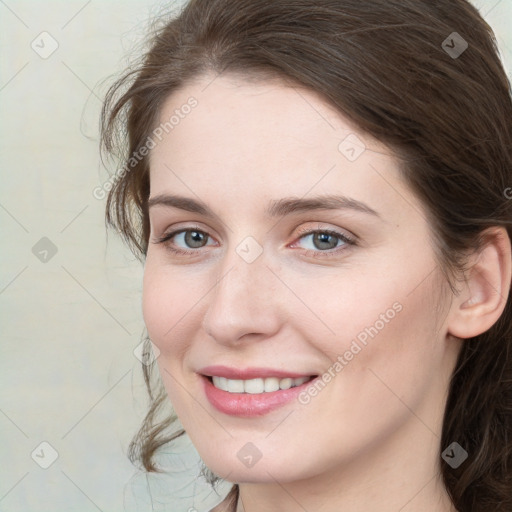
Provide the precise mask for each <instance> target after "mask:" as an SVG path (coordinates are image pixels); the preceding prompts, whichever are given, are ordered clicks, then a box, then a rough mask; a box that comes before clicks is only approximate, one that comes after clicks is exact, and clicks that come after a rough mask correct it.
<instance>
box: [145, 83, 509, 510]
mask: <svg viewBox="0 0 512 512" xmlns="http://www.w3.org/2000/svg"><path fill="white" fill-rule="evenodd" d="M190 96H194V97H195V98H196V99H197V101H198V105H197V107H196V108H195V109H194V110H193V111H192V112H191V113H190V114H189V115H188V116H186V117H185V118H184V119H182V120H181V121H180V123H179V124H178V125H177V126H175V127H174V129H173V130H172V131H170V133H169V134H168V135H167V136H165V137H164V138H163V139H162V141H161V142H159V143H158V144H157V145H156V147H155V148H153V149H152V150H151V155H150V164H151V173H150V181H151V191H150V197H151V198H153V199H154V198H156V197H157V196H161V195H165V194H173V195H179V196H184V197H186V198H190V199H194V200H200V201H201V202H203V203H204V204H205V205H207V206H208V208H209V209H210V210H211V211H212V212H213V216H207V215H205V214H202V213H197V212H190V211H186V210H184V209H181V208H176V207H168V206H165V205H159V204H157V205H155V206H152V207H151V208H150V220H151V235H150V243H149V248H148V252H147V259H146V263H145V273H144V291H143V313H144V319H145V323H146V326H147V329H148V333H149V335H150V337H151V339H152V341H153V342H154V344H155V345H156V346H157V347H158V349H159V350H160V356H159V357H158V360H157V361H158V365H159V369H160V372H161V375H162V379H163V382H164V385H165V388H166V390H167V392H168V395H169V398H170V401H171V403H172V404H173V407H174V409H175V411H176V412H177V414H178V416H179V418H180V421H181V423H182V425H183V427H184V428H185V430H186V431H187V433H188V435H189V436H190V438H191V440H192V442H193V443H194V445H195V446H196V448H197V450H198V452H199V454H200V456H201V457H202V459H203V461H204V462H205V463H206V465H207V466H208V467H209V468H210V469H211V470H212V471H213V472H214V473H216V474H217V475H219V476H221V477H223V478H226V480H228V481H230V482H236V483H239V484H240V492H241V499H240V500H239V502H238V506H237V511H240V510H245V511H247V512H255V511H258V512H270V511H276V510H279V511H281V512H292V511H299V510H301V511H302V510H315V511H318V512H331V511H333V512H334V511H339V510H341V508H343V511H344V512H362V511H368V510H379V511H381V512H388V511H389V512H391V511H393V512H397V511H399V510H400V511H401V512H408V511H411V512H412V511H414V512H421V511H425V512H427V511H429V512H431V511H433V510H436V511H441V512H443V511H452V510H455V509H454V508H453V507H452V505H451V502H450V500H449V498H448V496H447V493H446V490H445V488H444V486H443V485H442V482H441V479H440V464H439V462H438V458H439V452H440V451H442V449H444V448H445V447H440V435H441V429H442V418H443V414H444V407H445V400H446V393H447V389H448V384H449V379H450V376H451V374H452V372H453V368H454V366H455V363H456V358H457V355H458V353H459V351H460V348H461V343H462V341H461V339H460V338H462V337H469V336H473V335H475V334H474V333H475V332H477V331H481V332H483V330H486V328H488V327H490V325H492V323H493V322H494V321H495V320H496V319H497V318H498V317H499V314H500V313H501V311H502V309H503V305H504V304H503V300H501V299H499V297H497V296H496V294H493V293H490V292H489V290H490V288H489V287H488V286H487V285H486V283H488V284H489V286H491V285H492V286H493V288H494V289H498V290H499V291H503V289H504V288H506V286H508V285H507V284H506V283H507V276H508V283H510V264H509V263H507V264H505V263H503V262H504V261H505V260H506V257H507V251H509V252H508V254H510V244H509V241H508V237H505V238H504V237H501V238H499V243H498V244H497V245H496V247H497V249H496V247H495V246H492V247H491V249H490V251H488V253H487V258H486V259H485V258H484V259H483V260H482V259H480V260H479V261H481V262H482V261H483V263H482V265H483V266H482V270H481V272H480V273H479V274H478V275H479V276H482V275H483V276H484V277H485V279H480V280H478V279H477V278H475V280H474V281H469V282H468V283H466V285H465V286H464V287H461V291H460V295H458V296H457V297H456V298H454V296H453V294H452V293H451V292H450V290H449V288H448V287H447V286H446V281H445V278H444V276H443V274H442V272H441V267H440V265H439V263H438V261H437V259H436V256H435V251H434V249H433V247H432V241H433V240H435V236H433V235H432V233H431V231H430V227H429V225H428V223H427V221H426V217H425V212H424V209H423V207H422V205H421V203H420V202H419V200H418V199H417V198H416V197H415V195H414V194H413V193H412V192H411V191H410V190H409V189H408V187H407V186H406V185H405V183H404V182H403V181H402V179H401V177H400V174H399V171H398V165H399V163H398V161H397V160H396V158H395V157H394V156H393V154H392V153H391V152H390V151H389V150H388V149H387V148H386V147H384V146H383V145H382V144H380V143H379V142H378V141H375V140H373V139H371V138H370V137H369V136H368V135H366V134H364V133H361V132H360V131H359V130H358V129H357V128H355V127H354V126H353V125H351V124H350V122H349V121H348V120H347V119H346V118H344V117H343V116H342V115H341V114H340V113H339V112H337V111H335V110H334V109H332V108H331V107H330V106H329V105H327V104H326V103H325V102H324V101H323V100H322V99H321V98H320V97H318V96H317V95H316V94H314V93H313V92H311V91H307V90H303V89H299V88H293V87H290V86H288V85H286V84H284V83H280V82H277V81H268V80H267V81H266V82H258V81H254V80H252V81H248V80H244V79H243V78H240V77H235V76H233V75H230V76H220V77H217V78H215V79H214V77H213V76H202V77H200V78H198V79H197V80H195V81H194V82H192V83H190V84H189V85H187V86H186V87H184V88H183V89H181V90H179V91H177V92H175V93H173V94H172V95H171V96H170V97H169V98H168V100H167V102H166V103H165V105H164V106H163V108H162V111H161V120H162V121H163V122H165V120H167V119H169V117H170V116H171V115H172V114H173V112H174V110H175V109H176V108H179V107H180V105H183V104H185V103H186V102H187V100H188V98H189V97H190ZM349 134H356V135H357V137H358V138H359V139H360V140H362V141H364V143H365V145H366V150H365V151H364V152H363V153H362V154H361V155H360V156H359V158H357V159H356V160H355V161H349V160H348V159H347V158H346V157H345V156H344V155H343V154H342V153H341V152H340V151H339V150H338V146H339V144H340V142H342V141H343V140H344V139H345V138H346V137H347V136H348V135H349ZM333 194H336V195H344V196H347V197H350V198H353V199H355V200H357V201H361V202H363V203H365V204H366V205H367V206H368V207H370V208H371V209H373V210H374V211H375V212H377V213H378V215H372V214H369V213H365V212H362V211H357V210H354V209H350V208H344V209H316V210H310V211H299V212H292V213H287V214H286V215H284V216H279V217H271V216H268V215H267V213H266V211H265V210H266V208H267V206H268V204H269V202H271V201H275V200H279V199H283V198H296V199H298V198H304V199H310V198H313V197H317V196H325V195H333ZM180 229H183V230H184V229H189V230H192V231H194V230H201V231H203V232H204V233H206V234H207V235H208V236H206V235H205V236H204V238H203V241H206V242H207V245H205V246H202V247H195V248H194V247H192V248H190V247H187V244H186V239H185V237H184V236H183V235H178V236H175V237H174V238H172V239H170V240H169V241H167V243H157V239H159V238H161V237H162V236H163V235H165V234H168V233H171V232H172V231H176V230H178V231H179V230H180ZM305 229H307V230H309V231H320V232H321V231H322V230H325V229H327V230H331V231H336V232H338V233H340V234H341V235H348V236H350V237H351V238H353V239H354V240H355V244H354V245H351V244H347V243H344V242H343V241H342V240H341V239H338V238H336V237H334V238H329V240H330V241H331V242H333V243H334V245H335V246H336V247H335V248H333V249H327V250H326V249H325V246H321V247H320V248H318V245H316V246H315V243H314V240H313V237H312V235H305V234H304V230H305ZM301 230H302V232H301ZM249 236H250V237H253V238H254V239H255V240H256V241H257V242H258V244H259V245H260V246H261V249H262V251H263V252H262V253H261V255H260V256H259V257H258V258H257V259H256V260H255V261H253V262H252V263H247V262H246V261H245V260H244V259H243V258H241V257H240V256H239V254H238V253H237V251H236V248H237V246H238V245H239V244H240V243H241V242H242V241H244V240H245V239H246V237H249ZM499 244H501V245H499ZM171 248H175V249H178V250H179V249H181V250H188V251H189V252H190V254H175V253H173V252H172V251H171V250H170V249H171ZM251 250H252V249H251ZM500 251H501V252H500ZM328 253H329V254H328ZM503 254H504V256H503ZM509 260H510V258H509ZM485 265H487V266H485ZM500 265H501V266H500ZM487 270H488V271H489V272H488V273H487V274H486V273H485V272H486V271H487ZM475 275H476V274H475ZM498 295H500V294H498ZM501 295H504V296H505V297H506V294H505V293H502V294H501ZM472 297H473V298H474V300H473V302H470V303H468V302H467V301H468V300H470V299H471V298H472ZM475 297H476V298H475ZM493 301H494V302H493ZM397 303H398V304H399V305H400V312H399V313H396V315H394V318H393V319H391V320H389V321H388V322H387V323H385V326H384V327H383V328H382V329H380V330H379V332H378V334H377V335H375V336H374V337H373V338H370V339H369V340H368V343H367V345H366V346H363V348H362V350H360V352H358V353H357V355H355V356H354V357H353V359H352V360H350V361H349V362H348V364H346V365H344V366H343V369H342V370H341V371H339V372H338V373H337V374H336V377H335V378H333V379H332V380H331V381H330V382H329V383H328V384H327V385H326V386H325V388H324V389H322V390H321V392H319V393H318V394H317V396H315V397H312V398H311V400H310V402H309V403H307V404H301V403H298V402H297V401H293V402H291V403H289V404H287V405H285V406H284V407H281V408H279V409H277V410H275V411H272V412H270V413H268V414H266V415H264V416H260V417H257V418H238V417H232V416H229V415H226V414H223V413H221V412H219V411H217V410H216V409H215V408H213V406H212V405H211V404H210V403H209V401H208V400H207V399H206V396H205V395H204V392H203V389H202V385H201V384H202V382H201V380H200V377H199V375H198V374H197V371H198V370H199V369H201V368H202V367H204V366H206V365H211V364H224V365H227V366H234V367H243V368H246V367H250V366H262V367H273V368H280V369H283V370H292V371H297V372H300V373H305V374H322V373H323V372H325V371H327V369H328V368H329V367H332V365H333V362H334V361H336V358H337V357H338V355H343V354H344V353H345V352H346V351H347V350H348V349H349V348H350V346H351V343H352V341H353V340H354V339H355V338H356V336H357V335H358V334H359V333H361V332H362V331H364V329H365V328H367V327H370V326H372V325H375V323H376V321H377V320H379V318H381V316H380V315H382V314H385V313H386V311H388V310H389V309H393V304H395V305H396V304H397ZM491 303H492V304H491ZM482 305H483V306H485V307H487V306H488V307H487V309H485V307H483V306H482ZM479 307H480V309H478V308H479ZM482 307H483V309H482ZM471 322H473V323H471ZM248 442H251V443H253V444H254V445H255V446H256V447H257V449H258V450H259V451H260V452H261V454H262V457H261V459H260V460H259V461H258V462H257V463H256V464H255V465H254V466H252V467H250V468H248V467H246V466H245V465H244V464H242V463H241V461H240V460H239V458H238V457H237V453H238V451H239V450H240V449H241V448H242V447H243V446H244V445H245V444H246V443H248ZM215 510H216V511H218V510H223V508H222V506H219V507H217V508H216V509H215Z"/></svg>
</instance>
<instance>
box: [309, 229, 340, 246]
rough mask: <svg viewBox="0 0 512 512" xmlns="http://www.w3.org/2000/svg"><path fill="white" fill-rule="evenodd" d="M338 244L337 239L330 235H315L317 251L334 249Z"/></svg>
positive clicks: (314, 240) (314, 241)
mask: <svg viewBox="0 0 512 512" xmlns="http://www.w3.org/2000/svg"><path fill="white" fill-rule="evenodd" d="M337 243H338V241H337V239H336V237H334V236H332V235H330V234H329V233H315V234H314V235H313V244H314V245H315V247H316V248H317V249H334V248H335V247H336V245H337Z"/></svg>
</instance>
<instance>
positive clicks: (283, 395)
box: [201, 375, 318, 418]
mask: <svg viewBox="0 0 512 512" xmlns="http://www.w3.org/2000/svg"><path fill="white" fill-rule="evenodd" d="M201 378H202V380H203V385H204V391H205V394H206V398H208V400H209V401H210V403H211V404H212V405H213V406H214V407H215V408H216V409H217V410H219V411H220V412H223V413H224V414H229V415H230V416H242V417H246V418H249V417H253V416H262V415H264V414H267V413H268V412H270V411H273V410H274V409H277V408H279V407H282V406H284V405H285V404H287V403H289V402H291V401H292V400H294V399H296V398H297V396H298V395H299V394H300V393H301V392H302V391H304V390H305V389H306V388H307V387H308V386H310V385H311V384H313V383H314V381H315V380H316V379H317V378H318V377H316V378H314V379H311V380H309V381H307V382H304V384H301V385H300V386H296V387H294V388H289V389H279V390H278V391H271V392H269V393H255V394H252V393H229V392H228V391H223V390H222V389H218V388H216V387H215V386H214V385H213V383H212V382H210V380H209V379H208V378H207V377H205V376H204V375H202V376H201Z"/></svg>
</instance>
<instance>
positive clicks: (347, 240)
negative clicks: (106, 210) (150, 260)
mask: <svg viewBox="0 0 512 512" xmlns="http://www.w3.org/2000/svg"><path fill="white" fill-rule="evenodd" d="M188 231H197V232H199V233H201V234H203V235H206V236H207V237H209V238H211V237H210V235H208V233H206V231H203V230H202V229H200V228H198V227H190V228H186V229H178V230H176V231H172V232H171V233H167V234H165V235H163V236H162V237H160V238H157V239H156V240H155V242H154V243H156V244H164V245H165V246H166V249H168V250H169V251H171V252H172V253H173V254H177V255H179V256H192V255H197V253H198V251H199V249H202V248H203V247H201V248H198V249H189V250H187V249H176V247H173V246H172V244H170V243H167V242H169V241H170V240H172V238H174V237H175V236H176V235H179V234H181V233H186V232H188ZM317 233H321V234H326V235H331V236H334V237H336V238H338V239H339V240H340V241H341V242H343V244H344V245H342V246H340V247H335V248H333V249H327V250H325V251H322V250H312V249H306V251H305V255H306V256H312V257H314V258H329V257H333V256H337V255H338V253H339V252H341V251H344V250H346V249H347V246H355V245H357V243H356V239H355V238H353V237H351V236H349V235H346V234H343V233H339V232H338V231H333V230H330V229H307V228H303V229H301V230H299V233H298V239H297V240H300V239H302V238H304V237H306V236H308V235H314V234H317ZM294 243H296V242H294Z"/></svg>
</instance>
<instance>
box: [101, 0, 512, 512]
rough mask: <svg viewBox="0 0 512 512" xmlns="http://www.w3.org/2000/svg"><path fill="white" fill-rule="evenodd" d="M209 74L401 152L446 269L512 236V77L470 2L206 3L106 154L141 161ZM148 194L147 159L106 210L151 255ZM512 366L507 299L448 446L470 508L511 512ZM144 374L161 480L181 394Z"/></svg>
mask: <svg viewBox="0 0 512 512" xmlns="http://www.w3.org/2000/svg"><path fill="white" fill-rule="evenodd" d="M454 32H457V33H458V35H455V34H453V33H454ZM464 42H467V45H468V47H467V48H466V49H465V43H464ZM464 49H465V51H463V50H464ZM461 52H462V53H461ZM206 72H213V73H217V74H220V73H224V72H228V73H229V72H233V73H238V74H242V75H243V76H247V77H269V76H275V77H277V78H281V79H283V80H286V81H288V82H290V83H292V84H296V85H300V86H303V87H307V88H309V89H310V90H313V91H316V92H317V93H319V94H320V95H321V96H322V97H323V98H324V99H325V100H326V101H327V102H329V103H330V104H331V105H333V106H334V107H335V108H337V109H338V110H339V111H340V112H341V113H342V114H344V115H345V116H346V117H348V118H349V119H350V120H352V121H353V122H354V124H355V125H356V126H358V127H359V128H360V129H361V130H362V131H363V132H365V133H368V134H370V135H372V136H374V137H375V138H376V139H378V140H380V141H382V142H383V143H385V144H386V145H388V146H389V147H390V148H391V149H392V150H393V151H394V152H395V154H396V155H397V157H399V159H400V161H401V162H402V163H403V164H402V172H403V177H404V180H406V182H407V183H408V184H409V186H410V188H411V189H412V190H413V192H414V193H415V194H416V195H417V196H418V197H419V198H420V200H421V201H422V202H423V204H424V205H425V206H426V208H427V210H428V212H429V217H430V222H431V224H432V228H433V229H434V232H435V233H436V234H437V237H436V244H435V247H436V250H437V251H438V254H439V259H440V262H441V263H442V266H443V268H444V269H445V270H447V269H451V270H456V269H459V270H460V269H462V268H463V259H462V257H461V255H463V254H464V253H467V251H468V250H475V249H478V248H480V246H481V245H482V243H485V241H484V239H483V237H482V236H481V235H482V233H483V231H484V230H485V229H486V228H488V227H492V226H504V227H505V228H506V229H507V232H508V235H509V237H510V236H511V233H512V227H511V226H512V202H511V201H510V200H508V199H507V197H504V195H505V196H506V195H507V194H506V193H505V194H504V191H505V190H506V189H507V187H509V186H511V184H512V128H511V120H512V101H511V91H510V83H509V81H508V79H507V76H506V74H505V72H504V70H503V67H502V64H501V62H500V59H499V56H498V52H497V48H496V42H495V38H494V35H493V33H492V30H491V28H490V27H489V26H488V25H487V24H486V23H485V21H484V20H483V19H482V18H481V16H480V15H479V13H478V11H477V10H476V9H475V8H474V7H473V6H471V5H470V4H469V3H468V2H466V1H465V0H437V1H435V2H434V1H431V0H366V1H364V2H363V1H361V0H272V1H259V2H256V1H254V0H192V1H190V2H189V3H188V4H187V5H186V6H185V8H184V9H183V10H182V12H181V13H180V14H179V16H177V17H174V18H173V19H171V20H170V21H166V23H165V25H163V27H162V28H160V29H158V30H157V31H156V35H155V36H154V39H153V40H152V41H151V48H150V50H149V51H148V52H147V54H146V55H145V56H144V60H143V62H142V64H141V65H140V66H139V67H138V68H137V69H135V70H134V71H131V72H130V73H128V74H127V75H126V76H124V77H123V78H122V79H120V80H119V81H118V82H117V83H116V84H115V85H114V86H113V87H112V88H111V89H110V91H109V93H108V94H107V97H106V101H105V104H104V108H103V114H102V138H103V148H104V149H106V150H107V152H111V153H112V152H114V151H116V150H117V149H121V152H122V153H121V155H122V158H124V161H125V162H127V161H128V159H129V158H130V157H131V156H132V155H133V154H135V153H137V151H138V150H139V148H140V147H141V146H142V145H144V144H145V142H146V141H147V138H148V136H149V135H150V134H151V131H152V130H153V129H154V128H155V126H156V123H157V119H158V115H159V112H160V108H161V106H162V103H163V102H164V100H166V99H167V98H168V97H169V95H170V94H171V93H172V92H173V91H176V90H177V89H178V88H181V87H183V86H184V85H186V83H187V81H189V80H191V79H194V78H196V77H198V76H200V75H202V74H204V73H206ZM119 135H120V138H119V137H118V136H119ZM124 137H127V140H125V138H124ZM123 141H124V142H125V144H124V145H123ZM148 195H149V164H148V158H147V156H145V157H143V158H141V159H140V161H137V163H136V165H133V166H132V168H131V169H130V170H129V172H126V173H124V175H123V176H122V177H121V178H119V179H117V180H116V181H115V182H114V184H113V188H112V190H111V191H110V193H109V195H108V200H107V209H106V219H107V222H108V224H110V225H112V226H113V227H115V228H116V229H117V230H118V231H119V232H120V233H121V234H122V236H123V237H124V239H125V241H126V242H127V243H128V244H129V246H130V247H131V248H132V250H133V251H134V252H135V253H136V254H137V255H138V256H139V257H140V258H141V259H143V258H144V255H145V254H146V250H147V245H148V236H149V220H148V210H147V200H148ZM447 275H448V273H447ZM511 365H512V305H511V301H510V300H508V301H507V304H506V308H505V311H504V313H503V314H502V316H501V317H500V319H499V321H498V322H497V323H496V324H495V325H494V326H493V327H492V328H491V329H489V330H488V331H487V332H485V333H484V334H481V335H480V336H477V337H475V338H472V339H468V340H465V342H464V344H463V348H462V351H461V353H460V356H459V359H458V362H457V366H456V369H455V372H454V374H453V377H452V381H451V385H450V389H449V396H448V402H447V406H446V411H445V416H444V423H443V430H442V439H441V448H442V449H444V448H446V447H447V446H448V445H450V443H452V442H454V441H456V442H457V443H459V444H460V445H461V446H462V447H463V448H464V449H465V450H466V451H467V453H468V454H469V457H468V459H467V460H466V461H465V462H464V463H463V464H462V465H461V466H460V467H459V468H457V469H452V468H451V467H450V466H449V465H448V464H446V463H444V462H442V461H441V464H442V472H443V479H444V483H445V485H446V488H447V490H448V492H449V494H450V496H451V498H452V500H453V503H454V505H455V506H456V507H457V509H458V510H459V511H463V512H479V511H489V510H493V511H503V512H505V511H507V512H510V511H511V510H512V476H511V473H512V441H511V436H510V430H511V417H512V368H511ZM143 368H144V373H145V379H146V384H147V387H148V391H149V393H150V397H151V400H152V403H151V407H150V410H149V412H148V414H147V417H146V419H145V421H144V423H143V425H142V428H141V430H140V432H139V433H138V436H137V437H136V438H135V439H134V441H133V442H132V445H131V449H130V455H131V458H132V460H135V459H139V460H141V461H142V464H143V466H144V467H145V468H146V469H147V470H148V471H154V470H157V468H156V467H155V465H154V462H153V458H154V456H155V454H156V452H157V450H158V448H159V447H160V446H162V445H163V444H165V443H168V442H170V441H171V440H172V439H174V438H175V437H177V436H179V435H182V434H183V431H182V430H181V431H177V432H174V433H173V434H169V433H168V427H169V426H171V425H172V424H173V423H174V420H175V419H176V418H175V416H169V417H166V418H164V419H162V420H160V419H157V416H158V411H160V410H161V408H162V406H163V405H164V404H165V402H166V401H167V397H166V395H165V392H164V391H163V390H162V388H161V389H160V392H159V393H158V394H154V392H153V391H152V384H151V375H150V372H151V367H147V366H144V367H143ZM211 476H212V479H211V482H212V483H214V482H215V481H216V477H215V476H214V475H211ZM237 492H238V486H236V485H235V486H233V488H232V493H231V496H232V498H233V500H236V497H237Z"/></svg>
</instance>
